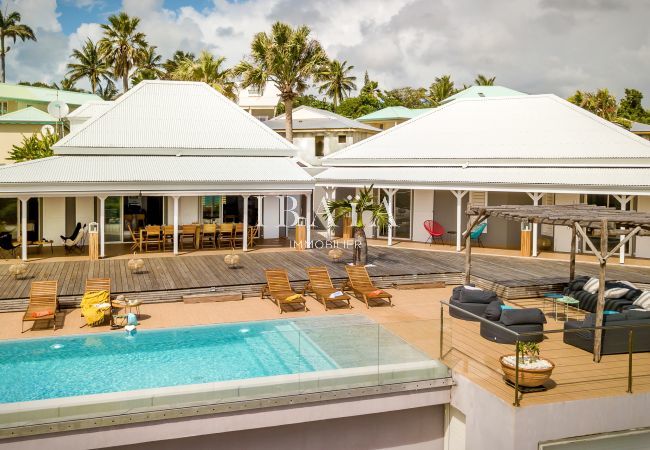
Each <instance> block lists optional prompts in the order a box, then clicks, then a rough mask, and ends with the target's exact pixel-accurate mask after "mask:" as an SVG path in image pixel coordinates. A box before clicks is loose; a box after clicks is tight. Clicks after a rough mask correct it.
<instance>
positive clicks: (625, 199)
mask: <svg viewBox="0 0 650 450" xmlns="http://www.w3.org/2000/svg"><path fill="white" fill-rule="evenodd" d="M614 198H616V200H618V201H619V202H620V204H621V211H625V210H626V209H627V204H628V203H629V202H630V201H631V200H632V196H631V195H615V196H614ZM624 229H625V227H621V230H624ZM620 239H621V241H622V240H623V239H625V236H623V235H621V237H620ZM618 262H619V263H621V264H625V244H623V245H621V249H620V253H619V254H618Z"/></svg>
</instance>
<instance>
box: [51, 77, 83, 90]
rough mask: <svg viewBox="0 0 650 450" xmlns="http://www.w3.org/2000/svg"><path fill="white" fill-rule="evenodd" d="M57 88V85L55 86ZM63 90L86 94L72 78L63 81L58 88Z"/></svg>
mask: <svg viewBox="0 0 650 450" xmlns="http://www.w3.org/2000/svg"><path fill="white" fill-rule="evenodd" d="M55 86H56V84H55ZM59 87H60V88H61V89H63V90H64V91H73V92H84V90H83V89H79V88H78V87H77V84H76V83H75V81H74V80H73V79H71V78H64V79H62V80H61V82H60V83H59V85H58V86H57V88H59Z"/></svg>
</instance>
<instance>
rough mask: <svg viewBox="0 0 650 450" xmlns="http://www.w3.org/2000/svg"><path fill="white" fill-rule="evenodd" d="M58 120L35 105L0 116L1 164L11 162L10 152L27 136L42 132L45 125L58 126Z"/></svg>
mask: <svg viewBox="0 0 650 450" xmlns="http://www.w3.org/2000/svg"><path fill="white" fill-rule="evenodd" d="M56 125H57V120H56V119H55V118H54V117H52V116H51V115H49V114H48V113H46V112H44V111H41V110H40V109H36V108H34V107H33V106H28V107H27V108H24V109H20V110H18V111H14V112H10V113H7V114H4V115H2V116H0V164H6V163H9V162H11V161H10V160H9V152H10V151H11V149H12V148H13V146H14V145H18V144H20V143H21V142H22V141H23V139H24V138H25V136H31V135H33V134H35V133H41V132H42V131H43V127H44V126H49V127H56Z"/></svg>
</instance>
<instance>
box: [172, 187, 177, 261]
mask: <svg viewBox="0 0 650 450" xmlns="http://www.w3.org/2000/svg"><path fill="white" fill-rule="evenodd" d="M172 200H173V202H174V206H173V219H172V221H173V222H172V223H173V225H174V255H178V195H174V196H172Z"/></svg>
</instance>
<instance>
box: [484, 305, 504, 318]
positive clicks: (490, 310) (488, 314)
mask: <svg viewBox="0 0 650 450" xmlns="http://www.w3.org/2000/svg"><path fill="white" fill-rule="evenodd" d="M501 305H503V302H502V301H501V300H494V301H493V302H490V304H489V305H487V308H485V315H484V317H485V318H486V319H488V320H492V321H493V322H496V321H497V320H499V319H500V318H501Z"/></svg>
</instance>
